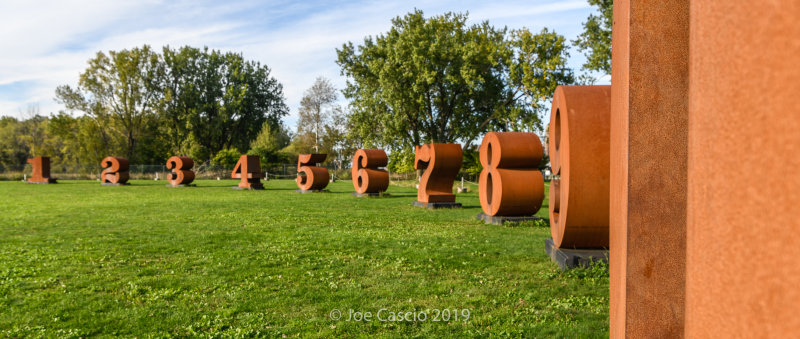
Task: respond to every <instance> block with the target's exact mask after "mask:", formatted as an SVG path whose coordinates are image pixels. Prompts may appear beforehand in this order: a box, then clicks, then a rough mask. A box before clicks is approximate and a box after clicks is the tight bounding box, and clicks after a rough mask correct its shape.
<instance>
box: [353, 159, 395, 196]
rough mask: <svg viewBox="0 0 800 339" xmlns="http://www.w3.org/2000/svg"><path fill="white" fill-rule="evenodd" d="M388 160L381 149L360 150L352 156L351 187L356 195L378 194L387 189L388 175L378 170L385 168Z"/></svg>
mask: <svg viewBox="0 0 800 339" xmlns="http://www.w3.org/2000/svg"><path fill="white" fill-rule="evenodd" d="M388 163H389V158H388V157H387V156H386V152H384V151H383V150H382V149H360V150H358V151H356V154H355V155H354V156H353V169H352V171H353V172H352V173H353V187H355V189H356V193H358V194H365V193H380V192H383V191H385V190H386V189H387V188H388V187H389V173H388V172H386V171H385V170H382V169H378V168H379V167H386V165H387V164H388Z"/></svg>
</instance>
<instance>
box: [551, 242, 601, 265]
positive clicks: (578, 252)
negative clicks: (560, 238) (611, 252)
mask: <svg viewBox="0 0 800 339" xmlns="http://www.w3.org/2000/svg"><path fill="white" fill-rule="evenodd" d="M544 250H545V251H546V252H547V255H548V256H550V259H552V260H553V261H555V262H556V264H558V267H560V268H561V270H562V271H566V270H567V269H570V268H573V267H579V266H584V267H586V266H590V265H592V264H593V263H595V262H601V261H602V262H605V263H608V249H568V248H556V247H555V246H554V245H553V238H547V240H545V241H544Z"/></svg>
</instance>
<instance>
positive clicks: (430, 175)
mask: <svg viewBox="0 0 800 339" xmlns="http://www.w3.org/2000/svg"><path fill="white" fill-rule="evenodd" d="M461 161H462V153H461V145H459V144H439V143H432V144H426V145H422V146H417V147H416V152H415V154H414V168H415V169H418V170H423V171H424V172H423V173H422V177H420V181H419V189H418V190H417V201H418V202H420V203H423V204H429V203H442V202H444V203H447V202H455V201H456V196H455V195H454V194H453V181H455V179H456V175H457V174H458V170H460V169H461Z"/></svg>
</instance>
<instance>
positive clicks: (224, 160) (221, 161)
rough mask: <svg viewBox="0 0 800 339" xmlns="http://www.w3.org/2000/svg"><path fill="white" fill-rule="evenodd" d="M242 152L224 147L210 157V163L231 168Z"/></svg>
mask: <svg viewBox="0 0 800 339" xmlns="http://www.w3.org/2000/svg"><path fill="white" fill-rule="evenodd" d="M241 156H242V153H241V152H239V150H237V149H235V148H226V149H223V150H221V151H219V152H217V154H216V155H214V158H213V159H211V163H212V164H214V165H220V166H224V167H225V168H233V166H235V165H236V163H237V162H239V158H241Z"/></svg>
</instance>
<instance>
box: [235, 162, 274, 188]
mask: <svg viewBox="0 0 800 339" xmlns="http://www.w3.org/2000/svg"><path fill="white" fill-rule="evenodd" d="M265 176H266V175H265V174H264V172H261V160H260V159H259V158H258V156H256V155H246V154H242V155H241V156H240V157H239V161H238V162H237V163H236V166H235V167H234V168H233V171H232V172H231V178H234V179H240V180H239V186H237V187H238V189H253V190H262V189H264V184H262V183H261V179H262V178H264V177H265ZM237 187H234V188H237Z"/></svg>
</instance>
